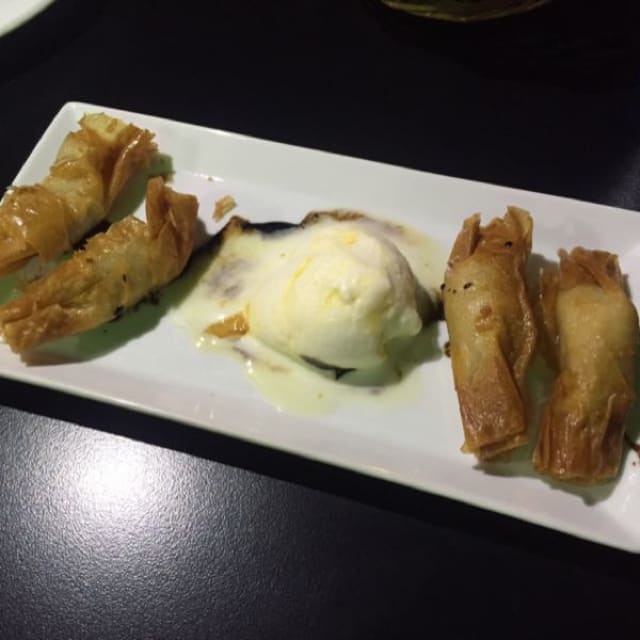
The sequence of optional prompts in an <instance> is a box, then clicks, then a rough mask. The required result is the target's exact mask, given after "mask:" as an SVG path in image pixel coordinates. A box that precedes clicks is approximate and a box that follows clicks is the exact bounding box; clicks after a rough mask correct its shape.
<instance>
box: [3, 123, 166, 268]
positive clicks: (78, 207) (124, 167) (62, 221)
mask: <svg viewBox="0 0 640 640" xmlns="http://www.w3.org/2000/svg"><path fill="white" fill-rule="evenodd" d="M153 137H154V134H153V133H151V132H150V131H146V130H144V129H139V128H138V127H136V126H134V125H132V124H126V123H125V122H122V121H121V120H118V119H116V118H111V117H109V116H107V115H105V114H104V113H92V114H87V115H85V116H84V117H83V118H82V120H80V129H79V130H78V131H73V132H71V133H69V134H68V135H67V136H66V138H65V139H64V142H63V143H62V145H61V146H60V149H59V150H58V154H57V156H56V159H55V161H54V163H53V165H51V167H50V169H49V174H48V175H47V177H46V178H44V180H42V181H41V182H39V183H37V184H35V185H32V186H24V187H11V188H10V189H9V190H8V191H7V193H6V194H5V197H4V199H3V200H2V203H0V275H5V274H8V273H11V272H13V271H16V270H17V269H19V268H20V267H21V266H23V265H24V264H25V263H26V262H27V261H28V260H29V259H31V258H32V257H34V256H39V258H40V259H41V260H42V261H43V262H47V261H49V260H53V259H54V258H57V257H58V256H59V255H61V254H62V253H64V252H65V251H67V250H68V249H70V248H71V246H72V245H74V244H75V243H76V242H78V241H79V240H81V239H82V238H83V237H84V236H85V235H86V234H87V232H88V231H90V230H91V229H92V228H93V227H95V226H96V225H97V224H98V223H99V222H101V221H102V220H103V219H104V218H105V217H106V216H107V214H108V212H109V208H110V207H111V205H112V204H113V201H114V200H115V198H116V196H117V195H118V194H119V193H120V192H121V191H122V188H123V187H124V185H125V184H126V182H127V181H128V179H129V178H130V177H131V176H132V175H133V174H134V173H135V172H136V171H138V170H140V169H142V168H144V167H146V166H147V165H148V164H149V162H150V160H151V158H152V156H153V154H154V153H155V151H156V145H155V143H154V142H153Z"/></svg>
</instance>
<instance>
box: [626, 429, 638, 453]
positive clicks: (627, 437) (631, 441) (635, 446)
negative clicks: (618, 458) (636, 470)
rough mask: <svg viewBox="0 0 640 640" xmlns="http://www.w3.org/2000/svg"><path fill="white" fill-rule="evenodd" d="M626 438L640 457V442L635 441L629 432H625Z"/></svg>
mask: <svg viewBox="0 0 640 640" xmlns="http://www.w3.org/2000/svg"><path fill="white" fill-rule="evenodd" d="M624 439H625V441H626V443H627V444H628V445H629V447H630V448H631V449H633V450H634V451H635V452H636V453H637V454H638V456H639V457H640V442H634V441H633V440H632V439H631V437H630V436H629V434H628V433H625V434H624Z"/></svg>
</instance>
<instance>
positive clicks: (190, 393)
mask: <svg viewBox="0 0 640 640" xmlns="http://www.w3.org/2000/svg"><path fill="white" fill-rule="evenodd" d="M88 111H105V112H107V113H109V114H112V115H115V116H118V117H121V118H123V119H125V120H128V121H131V122H134V123H135V124H137V125H139V126H142V127H146V128H148V129H150V130H152V131H154V132H155V133H156V134H157V141H158V144H159V148H160V150H161V152H162V153H164V154H167V155H169V156H171V158H172V161H173V167H174V169H175V170H176V174H175V178H174V184H173V186H174V188H176V189H177V190H185V191H190V192H192V193H195V194H196V195H197V196H198V198H199V199H200V203H201V208H200V218H201V219H202V220H203V222H204V223H205V224H206V226H207V228H208V229H209V230H214V229H215V228H216V225H215V223H213V221H212V220H211V212H212V211H213V205H214V202H215V201H216V200H217V199H218V198H220V197H222V196H224V195H227V194H231V195H232V196H233V197H234V198H235V199H236V201H237V202H238V203H239V205H240V206H239V208H238V211H237V212H238V213H239V214H242V215H244V216H245V217H248V218H249V219H251V220H253V221H258V222H260V221H268V220H286V221H291V222H297V221H299V220H300V219H301V218H302V216H303V215H304V214H305V213H307V212H308V211H309V210H311V209H331V208H338V207H350V208H356V209H360V210H365V211H368V212H370V213H372V214H376V215H380V216H382V217H385V218H391V219H393V220H396V221H398V222H399V223H406V224H409V225H411V226H413V227H415V228H418V229H420V230H423V231H424V232H426V233H427V234H429V235H430V236H432V237H433V238H435V239H436V240H438V241H440V242H441V243H442V244H443V246H444V247H446V248H447V250H448V248H449V247H450V245H451V243H452V241H453V239H454V238H455V236H456V234H457V232H458V230H459V229H460V226H461V223H462V220H463V218H464V217H466V216H467V215H469V214H470V213H472V212H474V211H481V212H483V213H484V214H485V216H487V217H488V216H493V215H498V214H499V215H501V214H502V213H503V212H504V209H505V207H506V206H507V205H509V204H516V205H518V206H521V207H524V208H526V209H528V210H530V211H531V212H532V214H533V216H534V220H535V231H534V252H536V253H540V254H542V255H544V256H545V257H547V258H550V259H554V258H555V254H556V250H557V249H558V248H559V247H572V246H575V245H578V244H582V245H584V246H587V247H594V248H605V249H607V250H610V251H613V252H616V253H618V254H619V256H620V261H621V265H622V268H623V270H624V272H625V273H627V274H628V277H629V286H630V289H631V292H632V295H633V294H634V293H635V297H636V299H637V295H638V293H639V292H640V241H639V240H638V239H639V238H640V216H639V215H638V214H637V213H634V212H631V211H624V210H621V209H614V208H611V207H604V206H598V205H594V204H589V203H585V202H579V201H576V200H570V199H565V198H559V197H555V196H549V195H542V194H538V193H531V192H527V191H519V190H515V189H508V188H503V187H498V186H493V185H488V184H482V183H476V182H470V181H466V180H459V179H455V178H448V177H443V176H438V175H432V174H428V173H422V172H418V171H413V170H408V169H403V168H399V167H394V166H388V165H383V164H379V163H374V162H369V161H364V160H358V159H354V158H348V157H342V156H336V155H332V154H328V153H323V152H319V151H313V150H308V149H302V148H297V147H292V146H287V145H283V144H278V143H273V142H267V141H264V140H257V139H252V138H248V137H245V136H242V135H237V134H231V133H227V132H223V131H216V130H211V129H205V128H202V127H197V126H192V125H188V124H181V123H177V122H172V121H169V120H165V119H161V118H156V117H151V116H146V115H140V114H136V113H129V112H125V111H120V110H117V109H110V108H106V107H98V106H95V105H88V104H80V103H68V104H66V105H65V106H64V107H63V108H62V109H61V111H60V112H59V113H58V115H57V116H56V117H55V118H54V120H53V122H52V123H51V125H50V126H49V128H48V129H47V131H46V132H45V134H44V135H43V137H42V139H41V140H40V141H39V143H38V144H37V146H36V147H35V149H34V151H33V152H32V154H31V156H30V157H29V159H28V160H27V162H26V163H25V165H24V167H23V168H22V170H21V171H20V173H19V174H18V176H17V177H16V180H15V182H16V184H29V183H33V182H37V181H38V180H40V179H41V178H42V177H43V176H44V175H46V173H47V170H48V167H49V165H50V164H51V162H52V160H53V158H54V155H55V153H56V150H57V148H58V146H59V145H60V143H61V142H62V140H63V138H64V136H65V135H66V133H67V132H69V131H71V130H73V129H75V128H76V127H77V122H78V120H79V119H80V117H81V116H82V115H83V114H84V113H85V112H88ZM210 177H213V178H215V179H210ZM140 210H141V207H140ZM218 226H219V225H218ZM439 330H440V333H441V337H442V338H443V339H444V338H446V336H445V335H444V333H445V332H446V329H445V327H444V325H441V326H440V329H439ZM0 375H2V376H5V377H7V378H13V379H17V380H22V381H25V382H28V383H32V384H37V385H43V386H47V387H52V388H55V389H60V390H64V391H67V392H70V393H74V394H78V395H82V396H88V397H91V398H96V399H98V400H102V401H106V402H112V403H115V404H119V405H123V406H125V407H129V408H132V409H136V410H140V411H145V412H149V413H153V414H157V415H160V416H166V417H170V418H173V419H177V420H180V421H182V422H184V423H188V424H191V425H197V426H200V427H204V428H206V429H211V430H213V431H217V432H221V433H225V434H228V435H231V436H235V437H238V438H243V439H246V440H250V441H253V442H257V443H261V444H263V445H268V446H272V447H277V448H280V449H283V450H287V451H290V452H294V453H297V454H301V455H304V456H308V457H310V458H315V459H318V460H322V461H326V462H330V463H332V464H336V465H341V466H344V467H347V468H350V469H354V470H357V471H360V472H362V473H366V474H370V475H372V476H378V477H382V478H387V479H389V480H393V481H395V482H399V483H403V484H406V485H410V486H412V487H417V488H419V489H423V490H425V491H430V492H433V493H437V494H440V495H443V496H446V497H450V498H454V499H457V500H462V501H464V502H468V503H471V504H474V505H477V506H480V507H484V508H487V509H492V510H495V511H498V512H501V513H504V514H508V515H511V516H515V517H518V518H522V519H524V520H528V521H531V522H535V523H538V524H542V525H545V526H548V527H552V528H555V529H558V530H560V531H564V532H566V533H571V534H573V535H576V536H580V537H584V538H587V539H590V540H594V541H598V542H601V543H604V544H608V545H611V546H614V547H619V548H622V549H627V550H630V551H634V552H638V551H640V464H636V462H635V459H636V456H634V455H632V454H629V455H626V456H625V460H624V465H623V466H624V469H623V473H622V475H621V477H620V478H619V479H618V481H617V482H615V483H611V484H609V485H607V486H604V487H600V488H596V489H593V488H592V489H577V488H570V489H566V488H561V487H559V485H556V484H553V483H547V482H545V481H544V480H543V479H541V478H540V477H538V476H536V475H535V474H534V473H533V472H532V471H531V468H530V465H529V464H528V463H526V462H521V463H514V464H511V465H502V466H499V467H497V468H496V471H497V473H492V474H489V473H486V472H485V471H483V470H481V469H479V468H477V466H476V463H475V460H474V459H473V457H471V456H465V455H463V454H462V453H460V451H459V447H460V444H461V441H462V429H461V425H460V418H459V413H458V404H457V398H456V395H455V392H454V389H453V383H452V375H451V370H450V362H449V360H448V359H447V358H444V357H442V358H439V359H436V360H433V361H430V362H427V363H425V364H424V365H422V366H421V369H420V372H419V375H420V376H421V378H422V385H423V389H424V393H422V394H421V395H420V397H416V398H414V399H413V400H412V401H410V402H407V403H406V405H400V406H395V407H392V408H389V409H388V410H385V411H371V410H369V409H367V407H363V406H362V405H360V404H359V405H357V406H344V407H340V408H339V409H338V410H336V411H334V412H332V413H329V414H326V415H322V416H317V417H299V416H292V415H288V414H287V413H283V412H280V411H278V410H277V409H276V408H275V407H274V406H273V405H272V404H270V403H269V402H268V401H266V400H265V399H263V398H262V397H261V396H260V394H259V393H258V391H257V390H256V388H255V386H254V385H253V384H252V383H251V382H250V381H249V380H248V379H247V377H246V376H245V374H244V371H243V368H242V366H241V365H240V364H239V362H237V361H234V360H232V359H229V358H225V357H224V356H222V355H216V354H211V353H203V352H200V351H198V350H196V349H195V348H194V346H193V344H192V341H191V338H190V337H189V336H188V335H186V333H185V332H183V331H181V330H180V329H179V328H178V327H177V326H176V325H175V323H174V322H172V321H171V320H170V318H167V317H162V318H161V319H160V320H159V322H158V323H157V324H155V326H153V327H152V328H149V330H147V331H143V332H140V333H138V334H137V335H134V336H132V337H131V339H129V340H126V341H124V343H123V344H122V345H121V346H119V347H118V348H116V349H114V350H111V351H108V352H105V353H102V354H100V353H99V350H97V351H96V354H94V356H93V357H91V358H84V359H83V360H77V361H73V360H72V361H70V362H66V363H59V364H49V365H44V364H43V365H31V366H26V365H25V364H24V363H23V362H22V361H21V360H20V358H18V357H17V356H16V355H14V354H12V353H11V352H10V351H9V349H8V348H7V347H6V346H5V345H1V344H0Z"/></svg>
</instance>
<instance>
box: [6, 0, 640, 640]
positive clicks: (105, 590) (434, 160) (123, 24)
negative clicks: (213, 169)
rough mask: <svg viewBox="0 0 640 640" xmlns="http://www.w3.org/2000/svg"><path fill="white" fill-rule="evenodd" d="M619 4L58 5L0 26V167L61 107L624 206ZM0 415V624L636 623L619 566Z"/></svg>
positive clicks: (292, 634)
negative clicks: (91, 108)
mask: <svg viewBox="0 0 640 640" xmlns="http://www.w3.org/2000/svg"><path fill="white" fill-rule="evenodd" d="M637 4H638V3H636V2H631V1H629V2H615V1H611V2H593V3H586V2H582V1H575V2H568V1H565V2H562V1H560V0H558V1H557V2H555V3H553V4H552V5H550V6H549V7H547V8H546V9H543V10H541V11H539V12H537V13H535V14H531V15H529V16H522V17H520V18H517V19H509V20H503V21H500V22H495V23H492V24H486V25H478V26H454V25H447V24H440V23H432V22H427V21H420V20H415V19H409V18H402V17H400V16H398V15H395V14H392V13H391V12H389V11H387V10H382V9H380V8H379V7H377V5H375V4H374V3H370V2H364V1H357V0H279V1H277V2H274V1H264V2H259V1H258V0H255V1H253V2H251V1H249V0H246V1H244V2H243V1H242V0H209V2H202V3H200V2H191V1H189V0H184V1H182V2H168V1H166V2H165V1H161V0H157V1H154V0H143V1H138V2H126V1H125V0H112V1H107V2H89V1H87V0H59V1H58V2H57V3H55V4H54V5H53V6H52V7H51V8H50V9H49V10H47V11H46V12H45V13H44V14H42V15H40V16H39V17H38V18H36V19H35V20H33V21H32V22H31V23H29V24H28V25H26V26H24V27H23V28H21V29H19V30H17V31H15V32H13V33H11V34H9V35H7V36H6V37H4V38H2V39H0V143H1V145H2V147H1V153H0V181H2V182H3V183H4V184H5V185H8V184H9V183H10V182H11V180H12V178H13V176H14V175H15V174H16V172H17V170H18V169H19V167H20V165H21V164H22V162H23V161H24V160H25V158H26V156H27V154H28V153H29V151H30V150H31V148H32V147H33V145H34V143H35V142H36V141H37V140H38V138H39V136H40V135H41V134H42V132H43V130H44V128H45V126H46V125H47V124H48V122H49V121H50V120H51V118H52V117H53V115H54V114H55V113H56V112H57V110H58V109H59V108H60V106H61V105H62V104H63V103H64V102H66V101H68V100H74V99H76V100H82V101H88V102H95V103H97V104H104V105H111V106H114V107H121V108H125V109H130V110H133V111H142V112H147V113H153V114H157V115H162V116H166V117H169V118H175V119H177V120H182V121H187V122H192V123H197V124H201V125H206V126H213V127H217V128H221V129H229V130H232V131H238V132H243V133H247V134H251V135H254V136H258V137H264V138H269V139H272V140H279V141H283V142H288V143H293V144H298V145H304V146H310V147H316V148H320V149H327V150H331V151H335V152H339V153H344V154H350V155H354V156H359V157H365V158H371V159H375V160H382V161H386V162H391V163H396V164H400V165H405V166H410V167H415V168H418V169H423V170H429V171H434V172H438V173H444V174H450V175H454V176H461V177H465V178H472V179H480V180H486V181H490V182H495V183H499V184H505V185H509V186H515V187H523V188H527V189H532V190H540V191H544V192H550V193H554V194H562V195H567V196H573V197H577V198H581V199H586V200H593V201H596V202H601V203H607V204H612V205H619V206H623V207H627V208H631V209H638V208H640V177H639V175H640V173H639V172H640V118H639V116H638V114H639V112H640V51H639V49H638V39H637V27H638V24H640V21H639V19H638V18H639V17H640V16H639V9H638V6H637ZM598 7H599V8H598ZM0 405H1V406H0V638H2V639H3V640H4V639H10V638H16V639H20V640H26V639H30V638H42V639H47V640H57V639H65V640H67V639H71V638H72V639H75V638H88V639H89V638H91V639H94V638H104V639H109V640H117V639H120V638H133V639H136V640H142V639H147V638H149V639H159V638H260V639H267V638H278V639H280V638H305V639H311V638H322V639H328V638H378V637H379V638H392V637H402V638H409V637H412V638H413V637H420V638H422V637H430V638H444V637H456V638H458V637H459V638H471V637H484V636H495V635H506V636H508V637H510V638H515V637H517V638H524V637H526V638H540V637H566V638H573V637H596V636H598V637H607V638H616V637H621V638H622V637H632V636H633V633H636V634H637V630H638V622H637V620H638V618H637V598H638V587H639V586H640V576H639V571H640V561H639V559H638V557H637V556H633V555H631V554H625V553H622V552H619V551H615V550H611V549H607V548H605V547H601V546H598V545H594V544H590V543H587V542H583V541H580V540H576V539H574V538H571V537H569V536H565V535H562V534H559V533H555V532H552V531H548V530H545V529H542V528H539V527H535V526H532V525H528V524H525V523H522V522H519V521H516V520H512V519H508V518H505V517H501V516H498V515H495V514H491V513H488V512H483V511H480V510H477V509H473V508H470V507H467V506H464V505H462V504H458V503H454V502H449V501H446V500H444V499H441V498H438V497H433V496H430V495H427V494H422V493H419V492H416V491H412V490H408V489H405V488H403V487H399V486H395V485H392V484H388V483H384V482H381V481H377V480H372V479H369V478H364V477H361V476H358V475H356V474H353V473H350V472H346V471H343V470H339V469H335V468H331V467H329V466H326V465H320V464H316V463H313V462H309V461H306V460H301V459H298V458H295V457H292V456H289V455H285V454H281V453H278V452H274V451H270V450H267V449H264V448H260V447H256V446H252V445H249V444H245V443H241V442H237V441H234V440H233V439H229V438H226V437H222V436H216V435H214V434H210V433H206V432H203V431H199V430H197V429H191V428H188V427H185V426H181V425H178V424H174V423H171V422H168V421H163V420H159V419H154V418H150V417H146V416H141V415H137V414H134V413H131V412H128V411H125V410H122V409H116V408H113V407H110V406H105V405H102V404H98V403H94V402H90V401H87V400H82V399H79V398H74V397H68V396H65V395H62V394H60V393H57V392H52V391H48V390H45V389H38V388H34V387H30V386H27V385H23V384H18V383H15V382H11V381H9V380H3V379H0ZM426 419H427V418H426ZM114 465H115V468H116V469H118V470H120V472H119V473H117V474H116V475H115V476H114V475H113V474H111V475H109V474H106V473H105V472H104V469H108V468H111V469H113V468H114ZM118 465H120V466H118ZM113 483H116V485H118V486H113ZM123 487H125V488H126V490H123ZM638 499H640V496H638ZM634 630H635V631H634ZM623 633H624V634H626V635H623Z"/></svg>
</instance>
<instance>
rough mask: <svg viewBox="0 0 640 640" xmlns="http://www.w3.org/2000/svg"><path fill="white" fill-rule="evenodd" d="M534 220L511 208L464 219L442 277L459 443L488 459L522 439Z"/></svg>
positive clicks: (531, 323)
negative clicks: (486, 217) (483, 219)
mask: <svg viewBox="0 0 640 640" xmlns="http://www.w3.org/2000/svg"><path fill="white" fill-rule="evenodd" d="M532 232H533V222H532V220H531V216H530V215H529V213H528V212H526V211H524V210H523V209H519V208H517V207H509V208H508V210H507V212H506V214H505V215H504V217H503V218H495V219H494V220H492V221H491V222H490V223H489V224H488V225H487V226H485V227H482V226H480V215H479V214H475V215H473V216H471V217H469V218H467V219H466V220H465V221H464V224H463V227H462V231H461V232H460V233H459V235H458V237H457V239H456V241H455V243H454V246H453V249H452V251H451V255H450V257H449V262H448V267H447V271H446V273H445V281H444V292H443V300H444V314H445V319H446V321H447V327H448V330H449V339H450V353H451V364H452V368H453V377H454V383H455V388H456V392H457V394H458V401H459V404H460V414H461V417H462V425H463V428H464V445H463V447H462V450H463V451H465V452H472V453H475V454H476V455H477V456H478V458H480V459H487V458H491V457H493V456H496V455H498V454H500V453H502V452H504V451H508V450H510V449H513V448H515V447H517V446H520V445H522V444H524V443H525V442H526V441H527V409H526V394H525V373H526V370H527V367H528V365H529V362H530V360H531V357H532V355H533V352H534V350H535V345H536V336H537V331H536V324H535V319H534V315H533V310H532V307H531V303H530V299H529V294H528V291H527V286H526V282H525V267H526V263H527V259H528V257H529V254H530V252H531V238H532Z"/></svg>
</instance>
